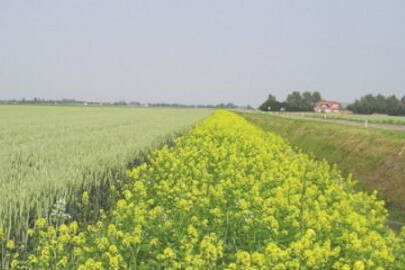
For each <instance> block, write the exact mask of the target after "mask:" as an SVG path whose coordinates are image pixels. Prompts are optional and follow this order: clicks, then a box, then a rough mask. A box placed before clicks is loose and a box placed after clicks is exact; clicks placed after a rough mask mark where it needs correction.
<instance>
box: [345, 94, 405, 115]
mask: <svg viewBox="0 0 405 270" xmlns="http://www.w3.org/2000/svg"><path fill="white" fill-rule="evenodd" d="M347 109H348V110H350V111H352V112H354V113H360V114H373V113H381V114H388V115H405V96H403V97H402V99H399V98H397V97H396V96H395V95H392V96H388V97H385V96H383V95H377V96H373V95H371V94H370V95H365V96H363V97H361V98H360V99H357V100H356V101H355V102H354V103H353V104H350V105H349V106H347Z"/></svg>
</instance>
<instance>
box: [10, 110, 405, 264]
mask: <svg viewBox="0 0 405 270" xmlns="http://www.w3.org/2000/svg"><path fill="white" fill-rule="evenodd" d="M128 176H129V178H130V180H127V182H126V183H125V186H126V187H125V190H123V192H122V197H123V198H122V199H120V200H118V202H117V203H116V205H115V207H114V209H113V211H112V212H111V214H110V215H105V216H102V217H101V218H100V219H99V221H98V222H97V223H95V224H93V225H88V226H81V225H80V224H79V223H77V222H71V223H69V224H66V225H60V226H57V227H55V226H53V225H49V224H47V221H46V219H39V220H38V221H37V222H36V224H35V227H34V228H32V229H30V230H29V235H30V237H31V241H32V242H31V243H33V248H32V250H31V252H30V253H29V254H28V255H22V256H20V255H19V252H20V251H21V249H20V247H19V245H18V243H14V242H12V241H8V242H7V243H6V246H7V247H8V250H9V253H10V256H11V257H12V258H13V262H12V266H13V268H15V269H20V268H24V267H25V268H29V269H163V268H167V269H345V270H346V269H347V270H349V269H355V270H361V269H404V266H405V264H404V263H405V258H404V256H405V255H404V254H405V249H404V247H405V243H404V237H405V235H404V234H402V235H400V236H397V235H395V234H394V233H393V232H392V231H391V230H390V229H389V228H387V227H386V226H385V225H384V222H385V220H386V216H387V211H386V210H385V208H384V203H383V202H382V201H379V200H377V199H376V194H375V193H374V194H371V195H370V194H366V193H363V192H354V190H353V181H352V180H350V179H344V178H342V177H341V175H340V173H339V172H338V171H337V170H336V169H335V168H331V167H329V165H328V164H327V163H326V162H317V161H314V160H312V159H311V158H310V157H308V156H307V155H304V154H302V153H297V152H295V151H294V150H293V149H292V148H291V147H290V146H289V145H288V144H287V143H285V142H284V141H283V139H282V138H281V137H278V136H276V135H274V134H270V133H266V132H264V131H263V130H261V129H259V128H257V127H255V126H253V125H252V124H250V123H248V122H247V121H246V120H244V119H243V118H242V117H240V116H238V115H236V114H234V113H231V112H225V111H221V112H217V113H215V114H214V115H213V116H211V117H210V118H209V119H207V120H205V121H203V122H201V123H199V124H198V125H197V127H196V128H194V129H192V130H191V131H190V132H188V133H186V134H185V135H184V136H182V137H180V138H178V139H176V141H175V145H174V147H172V148H169V147H163V148H162V149H161V150H158V151H156V152H155V153H154V154H153V156H152V157H151V162H150V164H149V165H146V164H143V165H141V166H139V167H137V168H135V169H133V170H131V171H130V172H129V174H128ZM87 200H88V198H87V196H83V204H85V203H86V201H87ZM20 253H21V252H20Z"/></svg>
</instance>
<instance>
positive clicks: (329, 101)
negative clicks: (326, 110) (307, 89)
mask: <svg viewBox="0 0 405 270" xmlns="http://www.w3.org/2000/svg"><path fill="white" fill-rule="evenodd" d="M316 104H317V105H318V104H319V105H323V104H325V105H326V104H327V105H332V104H338V105H341V104H340V102H337V101H333V100H321V101H319V102H318V103H316Z"/></svg>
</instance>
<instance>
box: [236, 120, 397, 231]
mask: <svg viewBox="0 0 405 270" xmlns="http://www.w3.org/2000/svg"><path fill="white" fill-rule="evenodd" d="M241 115H243V116H244V117H245V118H246V119H247V120H249V121H251V122H253V123H255V124H257V125H258V126H260V127H262V128H263V129H265V130H268V131H271V132H274V133H277V134H279V135H281V136H282V137H284V138H286V139H287V140H288V141H290V143H291V144H292V145H294V146H296V147H298V148H300V149H301V150H302V151H304V152H306V153H312V154H313V155H314V157H315V158H317V159H325V160H327V161H328V162H329V163H331V164H336V165H337V166H338V167H339V169H340V170H341V171H342V173H343V174H344V175H347V174H352V175H353V177H354V178H355V179H356V180H358V181H359V188H360V189H365V190H369V191H371V190H375V189H376V190H378V191H379V192H380V195H381V196H382V198H383V199H385V200H386V202H387V207H388V209H389V210H390V225H391V226H392V227H394V228H398V227H399V226H400V225H403V224H405V214H404V212H405V133H403V132H397V131H387V130H379V129H364V128H358V127H350V126H343V125H339V124H332V123H320V122H319V121H310V120H299V119H287V118H281V117H277V116H272V115H268V114H262V113H241Z"/></svg>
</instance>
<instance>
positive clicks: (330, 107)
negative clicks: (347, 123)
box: [314, 100, 343, 113]
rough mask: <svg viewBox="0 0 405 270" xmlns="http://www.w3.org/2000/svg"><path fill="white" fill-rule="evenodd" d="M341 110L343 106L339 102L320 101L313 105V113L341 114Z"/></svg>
mask: <svg viewBox="0 0 405 270" xmlns="http://www.w3.org/2000/svg"><path fill="white" fill-rule="evenodd" d="M342 110H343V106H342V104H341V103H340V102H337V101H332V100H321V101H319V102H318V103H316V104H315V107H314V111H315V112H324V113H330V112H341V111H342Z"/></svg>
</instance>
